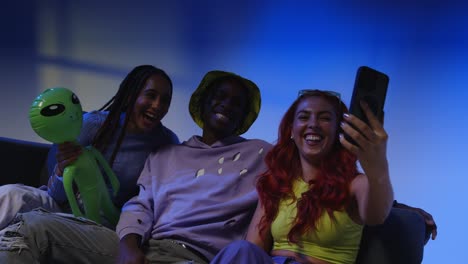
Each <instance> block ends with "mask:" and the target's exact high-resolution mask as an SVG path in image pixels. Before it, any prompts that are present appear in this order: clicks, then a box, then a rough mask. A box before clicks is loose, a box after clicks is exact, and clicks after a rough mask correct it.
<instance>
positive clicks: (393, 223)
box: [356, 208, 426, 264]
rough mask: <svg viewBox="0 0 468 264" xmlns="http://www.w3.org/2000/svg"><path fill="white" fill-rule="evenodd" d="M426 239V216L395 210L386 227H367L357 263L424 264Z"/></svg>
mask: <svg viewBox="0 0 468 264" xmlns="http://www.w3.org/2000/svg"><path fill="white" fill-rule="evenodd" d="M425 236H426V225H425V222H424V218H423V217H422V215H420V214H419V213H417V212H415V211H411V210H407V209H400V208H392V210H391V212H390V215H389V216H388V218H387V220H385V222H384V223H383V224H382V225H378V226H366V227H365V228H364V231H363V234H362V240H361V247H360V249H359V254H358V257H357V261H356V263H359V264H370V263H379V264H386V263H389V264H390V263H408V264H411V263H421V262H422V259H423V252H424V242H425Z"/></svg>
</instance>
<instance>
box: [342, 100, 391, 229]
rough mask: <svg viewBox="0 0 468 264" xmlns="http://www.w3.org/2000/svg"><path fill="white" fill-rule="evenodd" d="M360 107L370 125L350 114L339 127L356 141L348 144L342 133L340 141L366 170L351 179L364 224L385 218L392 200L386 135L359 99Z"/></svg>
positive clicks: (381, 220) (367, 107) (380, 221)
mask: <svg viewBox="0 0 468 264" xmlns="http://www.w3.org/2000/svg"><path fill="white" fill-rule="evenodd" d="M361 107H362V108H363V110H364V112H365V114H366V116H367V118H368V120H369V123H370V126H368V125H367V124H366V123H364V122H363V121H362V120H360V119H358V118H357V117H355V116H353V115H345V116H344V120H345V122H343V124H342V128H343V130H344V132H345V133H347V134H348V135H349V136H351V138H352V139H353V140H354V141H355V142H356V144H357V145H353V144H351V143H350V142H348V141H347V140H346V139H345V138H344V137H343V136H341V135H340V142H341V144H342V145H343V146H344V147H345V148H346V149H348V150H349V151H351V152H352V153H354V154H355V155H356V156H357V158H358V159H359V162H360V164H361V167H362V169H363V170H364V173H365V174H361V175H358V176H357V177H356V178H355V179H354V180H353V182H352V183H351V192H352V194H354V195H355V197H356V201H357V204H358V207H359V216H360V218H361V220H362V221H363V223H364V224H367V225H376V224H381V223H383V222H384V221H385V219H386V218H387V216H388V214H389V213H390V210H391V208H392V204H393V200H394V198H393V188H392V184H391V181H390V173H389V169H388V161H387V140H388V135H387V132H386V131H385V129H384V128H383V126H382V124H381V123H380V122H379V121H378V119H377V117H375V115H374V114H373V113H372V112H371V110H370V108H369V106H368V105H367V104H366V103H364V102H361ZM350 124H351V125H352V126H351V125H350ZM353 127H354V128H353Z"/></svg>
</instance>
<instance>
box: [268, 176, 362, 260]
mask: <svg viewBox="0 0 468 264" xmlns="http://www.w3.org/2000/svg"><path fill="white" fill-rule="evenodd" d="M308 189H309V185H308V183H306V182H304V181H303V180H302V179H299V180H296V181H295V182H294V183H293V191H294V194H295V196H296V197H297V198H300V197H301V194H302V193H304V192H306V191H307V190H308ZM292 202H293V200H292V199H287V200H283V201H281V202H280V205H279V210H278V216H277V217H276V219H275V220H274V221H273V223H272V225H271V234H272V236H273V250H289V251H293V252H296V253H299V254H304V255H307V256H311V257H314V258H317V259H322V260H325V261H328V262H330V263H354V262H355V261H356V256H357V253H358V250H359V243H360V241H361V235H362V229H363V226H362V225H359V224H356V223H355V222H354V221H353V220H351V218H350V217H349V216H348V214H347V213H346V211H335V212H334V216H335V220H336V221H333V220H332V219H331V218H330V216H329V215H328V213H327V212H325V213H324V214H323V215H322V217H321V218H320V219H319V220H318V222H317V231H310V232H308V233H306V234H303V235H302V236H301V237H300V238H299V240H300V241H302V245H303V247H300V246H299V245H298V244H294V243H290V242H289V241H288V233H289V230H290V229H291V228H292V221H293V220H294V218H295V217H296V214H297V208H296V203H292ZM296 202H297V201H296Z"/></svg>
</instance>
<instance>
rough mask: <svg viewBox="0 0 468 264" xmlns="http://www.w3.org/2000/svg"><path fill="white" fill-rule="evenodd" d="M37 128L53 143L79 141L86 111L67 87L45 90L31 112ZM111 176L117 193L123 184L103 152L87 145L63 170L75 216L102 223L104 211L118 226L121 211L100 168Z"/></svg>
mask: <svg viewBox="0 0 468 264" xmlns="http://www.w3.org/2000/svg"><path fill="white" fill-rule="evenodd" d="M29 121H30V123H31V126H32V128H33V130H34V131H35V132H36V133H37V134H38V135H39V136H40V137H42V138H43V139H45V140H47V141H50V142H52V143H57V144H59V143H63V142H65V141H71V142H75V143H76V144H79V143H78V141H77V138H78V135H79V134H80V130H81V126H82V123H83V111H82V108H81V104H80V101H79V100H78V97H77V96H76V95H75V94H74V93H73V92H72V91H70V90H68V89H67V88H51V89H47V90H45V91H44V92H43V93H41V94H40V95H39V96H38V97H37V98H36V99H35V100H34V102H33V104H32V106H31V109H30V111H29ZM99 165H101V167H102V168H103V169H104V172H105V174H106V175H107V176H108V177H109V182H110V184H111V186H112V190H113V194H114V196H115V195H116V194H117V192H118V190H119V188H120V183H119V180H118V179H117V177H116V176H115V174H114V172H113V171H112V169H111V168H110V166H109V164H108V163H107V161H106V160H105V159H104V157H103V156H102V154H101V153H100V152H99V151H98V150H97V149H95V148H94V147H92V146H87V147H85V148H83V152H82V154H81V155H80V157H79V158H78V159H77V160H76V161H75V162H73V163H72V164H71V165H69V166H67V167H66V168H65V169H64V171H63V185H64V188H65V193H66V195H67V199H68V201H69V203H70V206H71V209H72V212H73V214H74V215H75V216H79V217H83V216H84V217H86V218H89V219H91V220H93V221H95V222H97V223H101V222H102V221H101V220H102V219H101V213H102V216H104V217H105V218H106V219H107V220H108V221H109V223H111V224H113V225H115V224H117V221H118V219H119V214H120V212H119V210H118V209H117V208H116V207H115V206H114V204H113V203H112V200H111V198H110V195H109V192H108V190H107V186H106V184H105V183H104V178H103V175H102V173H101V170H100V167H99ZM73 183H75V185H76V187H77V191H78V192H79V193H80V197H81V200H82V202H83V207H84V213H82V212H81V210H80V208H79V206H78V203H77V200H76V197H75V194H74V191H73Z"/></svg>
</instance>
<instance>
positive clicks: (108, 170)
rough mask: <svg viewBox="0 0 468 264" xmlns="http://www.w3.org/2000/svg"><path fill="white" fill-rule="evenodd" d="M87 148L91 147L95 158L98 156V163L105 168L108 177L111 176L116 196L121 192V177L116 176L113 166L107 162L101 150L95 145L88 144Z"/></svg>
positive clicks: (113, 191)
mask: <svg viewBox="0 0 468 264" xmlns="http://www.w3.org/2000/svg"><path fill="white" fill-rule="evenodd" d="M87 149H89V150H90V151H91V152H92V153H93V155H94V158H96V160H97V161H98V163H99V164H100V165H101V166H102V168H103V169H104V172H105V174H106V175H107V177H108V178H109V182H110V183H111V186H112V193H113V195H114V196H116V195H117V193H118V192H119V189H120V182H119V179H117V176H115V173H114V171H113V170H112V169H111V167H110V166H109V163H107V161H106V159H104V157H103V156H102V154H101V152H99V151H98V150H97V149H95V148H94V147H93V146H88V147H87Z"/></svg>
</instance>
